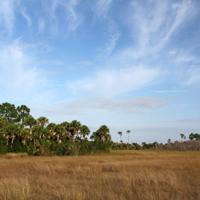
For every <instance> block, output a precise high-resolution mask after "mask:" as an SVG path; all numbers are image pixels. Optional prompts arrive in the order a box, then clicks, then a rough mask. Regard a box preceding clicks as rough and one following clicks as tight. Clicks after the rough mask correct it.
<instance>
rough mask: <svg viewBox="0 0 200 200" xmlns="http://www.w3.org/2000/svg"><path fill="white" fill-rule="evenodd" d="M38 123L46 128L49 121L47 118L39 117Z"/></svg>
mask: <svg viewBox="0 0 200 200" xmlns="http://www.w3.org/2000/svg"><path fill="white" fill-rule="evenodd" d="M37 122H38V125H39V126H42V127H45V126H46V125H47V124H48V123H49V120H48V119H47V118H46V117H39V118H38V119H37Z"/></svg>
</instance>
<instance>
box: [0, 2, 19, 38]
mask: <svg viewBox="0 0 200 200" xmlns="http://www.w3.org/2000/svg"><path fill="white" fill-rule="evenodd" d="M17 3H18V1H14V0H4V1H0V27H1V29H4V28H5V29H6V31H7V32H8V33H9V34H11V33H12V30H13V27H14V24H15V6H16V5H17Z"/></svg>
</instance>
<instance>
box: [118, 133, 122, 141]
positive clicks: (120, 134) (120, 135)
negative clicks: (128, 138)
mask: <svg viewBox="0 0 200 200" xmlns="http://www.w3.org/2000/svg"><path fill="white" fill-rule="evenodd" d="M118 135H119V137H120V142H122V131H119V132H118Z"/></svg>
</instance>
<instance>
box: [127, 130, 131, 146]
mask: <svg viewBox="0 0 200 200" xmlns="http://www.w3.org/2000/svg"><path fill="white" fill-rule="evenodd" d="M130 132H131V131H130V130H127V131H126V133H127V136H128V138H127V143H129V134H130Z"/></svg>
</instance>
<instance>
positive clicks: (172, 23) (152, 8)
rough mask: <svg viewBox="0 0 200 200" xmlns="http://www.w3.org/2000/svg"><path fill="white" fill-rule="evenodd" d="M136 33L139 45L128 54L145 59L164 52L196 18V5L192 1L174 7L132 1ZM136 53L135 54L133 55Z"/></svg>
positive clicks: (166, 4)
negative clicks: (176, 35) (184, 27)
mask: <svg viewBox="0 0 200 200" xmlns="http://www.w3.org/2000/svg"><path fill="white" fill-rule="evenodd" d="M131 5H132V18H131V19H130V20H131V21H132V25H133V27H134V28H133V34H134V36H135V34H136V33H137V34H136V38H135V39H136V40H137V41H138V44H137V46H134V45H132V48H129V49H126V50H125V51H124V54H125V55H128V56H130V53H129V50H131V51H132V52H134V57H135V58H137V57H144V56H148V55H150V54H155V53H157V52H158V51H160V50H162V49H163V48H164V47H165V46H166V45H167V44H168V42H169V41H170V40H171V39H172V37H173V36H174V34H175V33H177V32H178V31H180V28H181V27H182V26H184V25H185V24H186V22H187V21H188V20H189V19H190V18H191V17H192V16H193V13H194V5H193V4H192V3H191V1H190V0H183V1H179V2H177V3H176V4H172V3H171V2H170V1H158V0H156V1H150V3H148V4H146V5H145V4H144V2H143V1H134V2H132V4H131ZM132 54H133V53H132Z"/></svg>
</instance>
